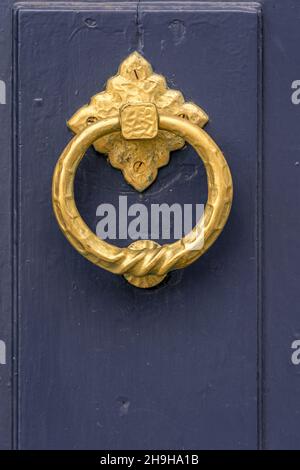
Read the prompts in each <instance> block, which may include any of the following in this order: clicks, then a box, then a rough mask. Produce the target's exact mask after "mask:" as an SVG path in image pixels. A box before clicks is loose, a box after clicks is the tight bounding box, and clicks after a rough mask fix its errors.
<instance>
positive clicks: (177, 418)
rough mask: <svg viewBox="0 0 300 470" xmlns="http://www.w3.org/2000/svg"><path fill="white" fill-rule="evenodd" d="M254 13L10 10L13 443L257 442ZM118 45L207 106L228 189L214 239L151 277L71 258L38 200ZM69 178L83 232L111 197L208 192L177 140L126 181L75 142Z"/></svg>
mask: <svg viewBox="0 0 300 470" xmlns="http://www.w3.org/2000/svg"><path fill="white" fill-rule="evenodd" d="M259 25H260V22H259V10H258V7H257V5H255V4H253V5H251V4H247V5H245V6H242V5H231V6H230V5H228V4H224V5H222V6H220V7H217V6H216V5H204V4H203V5H202V4H193V5H189V4H188V3H184V2H183V3H182V4H172V2H169V3H168V4H156V5H155V6H154V4H151V3H143V4H141V7H140V8H139V10H138V15H137V9H136V5H135V4H132V6H131V5H130V4H127V3H124V4H122V5H119V6H118V7H117V6H116V5H112V4H106V5H105V6H101V5H100V4H99V5H93V6H86V7H84V6H82V5H81V6H80V5H78V6H76V7H75V6H74V5H72V6H71V5H70V6H68V5H66V4H65V5H64V6H59V5H53V4H52V5H50V4H49V5H48V6H47V5H45V6H44V7H42V6H21V7H19V8H17V9H16V10H15V27H16V29H15V31H16V35H17V41H16V44H17V45H16V64H17V73H16V89H15V98H16V100H17V109H16V112H17V114H16V122H17V126H16V132H17V145H16V150H17V158H16V165H15V167H14V181H15V182H16V188H15V189H16V198H15V210H16V213H17V222H16V230H17V249H16V255H17V265H16V274H17V293H16V299H17V306H16V308H17V331H18V344H19V359H18V372H19V374H18V377H19V379H18V416H17V421H18V429H19V431H18V435H17V438H18V443H17V445H18V446H19V448H21V449H30V448H41V449H45V448H47V449H49V448H50V449H58V448H72V449H82V448H87V449H94V448H96V449H107V448H109V449H121V448H122V449H130V448H131V449H132V448H142V449H153V448H158V449H168V448H172V449H192V448H193V449H202V448H206V449H216V448H217V449H229V448H234V449H248V448H256V447H257V445H258V439H259V435H258V425H259V423H258V416H259V412H258V410H259V407H258V392H257V391H258V368H257V367H258V362H257V357H258V352H257V344H258V326H257V325H258V313H259V312H258V285H259V269H258V258H257V253H258V234H259V230H258V223H259V214H260V203H259V198H258V194H259V191H260V180H259V179H258V162H259V151H258V148H259V142H258V134H259V132H258V109H259V105H260V95H259V90H260V83H259V78H258V77H259V48H260V44H259V38H260V34H259V28H260V26H259ZM134 50H138V51H139V52H140V53H141V54H142V55H144V56H145V57H146V58H147V60H149V61H150V62H151V64H152V65H153V67H154V69H155V71H156V72H158V73H161V74H163V75H164V76H165V77H167V79H168V80H169V82H168V85H169V87H170V88H174V89H179V90H181V91H182V92H183V93H184V95H185V97H186V99H188V100H192V101H195V102H196V103H198V104H199V105H200V106H201V107H203V109H204V110H205V111H206V112H207V113H208V114H209V116H210V123H209V124H208V126H207V128H206V130H207V132H208V133H209V134H210V135H211V136H212V137H213V138H214V139H215V140H216V142H217V143H218V144H219V146H220V147H221V148H222V150H223V152H224V154H225V156H226V158H227V161H228V164H229V166H230V168H231V171H232V177H233V182H234V192H235V195H234V204H233V208H232V213H231V216H230V219H229V221H228V224H227V226H226V227H225V230H224V232H223V233H222V235H221V237H220V238H219V240H218V241H217V242H216V244H215V245H214V246H213V247H212V248H211V249H210V250H209V252H208V253H207V254H206V255H205V256H203V257H202V258H201V259H200V260H199V261H198V262H197V263H195V264H193V265H192V266H191V267H189V268H187V269H185V270H184V271H176V272H174V273H172V274H171V275H170V276H169V278H168V279H167V281H166V282H165V283H163V284H162V285H161V286H158V287H157V288H156V289H153V290H139V289H136V288H134V287H132V286H130V285H129V284H127V283H126V282H125V280H124V279H123V278H121V277H118V276H115V275H113V274H110V273H108V272H106V271H103V270H101V269H99V268H97V267H96V266H94V265H92V264H91V263H89V262H88V261H87V260H85V259H84V258H83V257H81V256H80V255H79V254H78V253H77V252H76V251H75V250H74V249H73V248H72V247H71V246H70V245H69V244H68V243H67V241H66V240H65V239H64V237H63V236H62V234H61V232H60V231H59V228H58V226H57V223H56V220H55V217H54V215H53V211H52V207H51V179H52V173H53V169H54V166H55V164H56V161H57V159H58V157H59V154H60V153H61V151H62V149H63V148H64V147H65V145H66V143H67V142H68V141H69V140H70V138H71V133H70V131H69V130H68V129H67V127H66V124H65V123H66V120H67V119H68V118H70V116H71V115H72V114H73V113H74V112H75V111H76V110H77V109H78V108H79V107H81V106H82V105H84V104H85V103H87V102H88V101H89V98H90V97H91V96H92V95H94V94H95V93H97V92H99V91H101V90H102V89H103V87H104V84H105V81H106V79H107V78H109V77H110V76H112V75H114V74H115V73H116V72H117V67H118V65H119V63H120V62H121V61H122V60H123V59H124V58H125V57H126V56H127V55H128V54H129V53H130V52H132V51H134ZM75 192H76V201H77V204H78V207H79V209H80V212H81V213H82V214H83V216H84V218H85V220H86V221H87V223H88V224H89V225H90V227H91V228H92V229H93V230H95V228H96V224H97V221H98V218H97V216H96V209H97V206H98V205H99V204H100V203H101V202H107V203H112V204H116V203H117V200H118V197H119V195H127V197H128V200H129V201H130V202H131V203H132V202H134V201H143V203H145V204H146V205H148V206H150V205H151V204H153V203H162V202H167V203H169V204H171V203H176V202H179V203H181V204H182V203H193V204H196V203H199V202H201V203H205V201H206V194H207V189H206V176H205V170H204V168H203V166H202V164H201V161H200V160H199V158H198V157H197V156H196V154H195V152H194V151H193V150H192V149H191V148H185V149H184V150H182V151H180V152H175V153H174V154H173V155H172V156H171V160H170V163H169V165H168V166H167V167H165V168H163V169H162V170H161V171H160V174H159V176H158V179H157V181H156V182H155V183H154V184H153V185H152V186H151V187H150V188H149V189H147V190H146V191H145V192H144V193H142V195H139V194H138V193H137V192H136V191H134V189H133V188H131V187H130V186H128V185H127V184H126V183H125V181H124V180H123V178H122V175H121V173H120V172H118V171H117V170H115V169H113V168H112V167H111V166H109V165H108V164H107V162H106V159H105V157H103V156H101V155H99V154H97V153H96V152H95V151H94V150H93V149H90V150H89V151H88V153H87V155H86V156H85V157H84V159H83V161H82V163H81V165H80V168H79V171H78V175H77V179H76V185H75ZM130 242H131V240H126V241H125V242H124V241H123V244H124V243H125V244H129V243H130Z"/></svg>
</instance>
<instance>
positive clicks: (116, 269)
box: [52, 53, 233, 288]
mask: <svg viewBox="0 0 300 470" xmlns="http://www.w3.org/2000/svg"><path fill="white" fill-rule="evenodd" d="M149 90H150V91H149ZM128 96H129V97H130V98H129V99H128ZM124 97H125V98H124ZM153 97H154V98H153ZM145 98H146V100H145ZM183 116H184V117H183ZM207 119H208V118H207V116H206V114H205V113H204V112H203V111H202V110H201V108H199V107H197V106H196V105H194V104H193V103H185V102H184V99H183V97H182V95H181V93H180V92H178V91H175V90H169V89H168V88H167V87H166V84H165V81H164V79H163V77H161V76H160V75H156V74H153V72H152V68H151V66H150V64H148V62H146V61H145V59H143V58H142V57H141V56H140V55H139V54H137V53H133V54H132V55H131V56H129V57H128V58H127V59H126V60H125V61H124V62H123V63H122V64H121V66H120V69H119V74H118V75H116V76H115V77H113V78H112V79H110V80H109V82H108V84H107V91H106V92H103V93H99V94H98V95H95V97H93V98H92V102H91V104H90V105H88V106H86V107H84V108H82V109H81V110H79V111H78V113H76V114H75V116H73V118H71V120H70V121H69V126H70V127H71V128H72V129H73V130H75V132H77V135H76V136H75V137H74V138H73V139H72V140H71V142H70V143H69V144H68V145H67V147H66V148H65V150H64V151H63V153H62V154H61V156H60V158H59V160H58V162H57V164H56V168H55V171H54V175H53V185H52V200H53V208H54V212H55V215H56V218H57V221H58V224H59V226H60V228H61V230H62V231H63V233H64V234H65V236H66V238H67V239H68V240H69V242H70V243H71V244H72V245H73V246H74V248H75V249H76V250H77V251H78V252H79V253H81V254H82V255H83V256H85V257H86V258H87V259H89V260H90V261H91V262H93V263H95V264H96V265H97V266H100V267H101V268H104V269H106V270H108V271H111V272H113V273H115V274H121V275H124V277H125V278H126V279H127V280H128V282H130V283H131V284H133V285H135V286H137V287H143V288H147V287H152V286H155V285H157V284H159V283H160V282H161V281H162V280H163V279H164V277H165V276H166V275H167V273H168V272H169V271H171V270H174V269H181V268H184V267H186V266H188V265H189V264H191V263H193V262H194V261H195V260H196V259H198V258H199V257H200V256H201V255H202V254H203V253H205V252H206V251H207V250H208V248H209V247H210V246H211V245H212V244H213V243H214V241H215V240H216V239H217V238H218V236H219V235H220V233H221V231H222V230H223V228H224V226H225V224H226V221H227V218H228V216H229V213H230V208H231V204H232V197H233V187H232V178H231V173H230V170H229V167H228V165H227V162H226V160H225V158H224V155H223V154H222V152H221V150H220V149H219V148H218V146H217V145H216V143H215V142H214V141H213V140H212V139H211V138H210V137H209V135H208V134H207V133H206V132H205V131H204V130H203V129H201V127H200V126H201V125H204V124H205V123H206V121H207ZM191 121H193V122H191ZM120 131H121V132H120ZM156 139H158V140H159V139H160V140H159V146H158V150H155V148H156V147H155V144H156V143H157V142H156ZM127 141H128V142H130V141H134V142H135V144H140V147H139V146H138V145H137V146H135V148H136V153H137V155H138V157H137V158H140V157H141V154H142V153H143V146H144V145H145V143H147V144H148V143H149V144H150V145H152V144H153V146H154V151H156V152H157V155H156V158H154V159H153V161H152V162H150V164H149V163H148V162H146V163H147V164H146V165H145V166H146V168H145V175H142V177H141V176H139V175H138V176H137V175H135V173H134V171H133V169H134V165H135V163H136V161H133V162H130V163H129V164H128V162H127V166H126V164H125V163H124V161H122V158H120V154H121V155H122V151H120V148H121V149H122V148H123V147H122V146H124V145H125V146H126V142H127ZM185 141H186V142H188V143H189V144H191V145H192V146H193V148H194V149H195V150H196V152H197V153H198V155H199V156H200V158H201V159H202V161H203V163H204V165H205V169H206V173H207V182H208V199H207V203H206V206H205V211H204V214H203V216H202V218H201V220H200V221H199V222H198V223H197V224H196V226H195V227H194V228H193V230H192V231H191V232H190V233H189V234H188V235H186V236H185V237H183V238H182V239H181V240H178V241H176V242H174V243H170V244H165V245H162V246H161V245H159V244H158V243H156V242H154V241H151V240H139V241H136V242H134V243H132V244H131V245H130V246H129V247H127V248H119V247H117V246H114V245H111V244H109V243H107V242H105V241H104V240H101V239H100V238H98V237H97V235H96V234H94V233H93V232H92V231H91V230H90V228H89V227H88V226H87V225H86V224H85V222H84V221H83V219H82V218H81V216H80V214H79V212H78V210H77V207H76V204H75V200H74V178H75V173H76V170H77V167H78V165H79V163H80V161H81V159H82V158H83V156H84V154H85V152H86V150H87V149H88V147H89V146H90V145H92V144H93V145H94V147H95V148H96V149H97V150H99V149H100V150H101V151H103V150H104V151H105V153H108V154H109V159H110V161H111V163H112V164H113V165H114V166H116V167H118V168H120V169H122V171H123V174H124V176H125V178H126V179H127V181H128V182H129V183H130V184H132V185H133V186H134V187H135V188H136V189H138V190H140V191H141V190H143V189H144V188H145V187H147V186H148V185H149V184H150V182H152V181H153V180H154V179H155V176H156V174H157V168H158V167H159V166H162V165H163V164H166V160H168V156H169V151H170V150H172V149H174V148H179V147H180V146H182V145H183V144H184V142H185ZM162 149H163V150H165V153H164V154H163V155H162ZM125 151H126V149H125ZM118 152H119V153H118ZM120 152H121V153H120ZM166 153H167V158H166ZM116 154H117V156H118V157H119V158H117V159H116V160H114V159H115V158H116ZM163 157H165V160H163ZM159 158H161V160H159ZM149 175H150V176H151V178H152V179H151V178H150V182H149Z"/></svg>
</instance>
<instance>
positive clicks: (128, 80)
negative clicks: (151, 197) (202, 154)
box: [68, 52, 208, 191]
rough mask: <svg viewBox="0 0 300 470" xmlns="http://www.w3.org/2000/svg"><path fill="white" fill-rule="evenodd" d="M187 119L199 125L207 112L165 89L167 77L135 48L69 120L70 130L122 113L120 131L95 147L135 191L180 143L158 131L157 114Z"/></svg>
mask: <svg viewBox="0 0 300 470" xmlns="http://www.w3.org/2000/svg"><path fill="white" fill-rule="evenodd" d="M156 109H157V110H158V111H161V112H163V113H165V114H168V115H170V116H178V117H182V118H185V119H188V120H189V121H190V122H191V123H193V124H197V125H198V126H200V127H203V126H204V125H205V124H206V123H207V121H208V116H207V115H206V113H205V112H204V111H203V110H202V109H201V108H200V107H199V106H197V105H196V104H194V103H191V102H186V101H185V100H184V97H183V95H182V93H181V92H180V91H177V90H171V89H169V88H168V87H167V83H166V80H165V78H164V77H163V76H162V75H158V74H156V73H154V72H153V70H152V67H151V65H150V64H149V62H147V61H146V59H144V58H143V57H142V56H141V55H140V54H139V53H138V52H134V53H132V54H131V55H130V56H129V57H127V59H125V60H124V61H123V62H122V63H121V65H120V67H119V70H118V74H117V75H115V76H114V77H112V78H110V79H109V80H108V81H107V84H106V90H105V91H103V92H101V93H98V94H96V95H95V96H93V97H92V99H91V101H90V103H89V104H88V105H85V106H83V107H82V108H80V109H79V110H78V111H77V112H76V113H75V114H74V115H73V116H72V117H71V119H70V120H69V121H68V126H69V128H70V129H71V130H72V131H73V132H74V133H76V134H77V133H80V132H82V131H83V130H84V129H85V128H86V127H88V126H90V125H92V124H94V123H95V122H98V121H100V120H103V119H107V118H111V117H116V116H118V115H120V119H121V127H122V130H121V132H115V133H112V134H110V135H108V136H106V137H102V138H100V139H98V140H97V141H96V142H94V144H93V146H94V148H95V149H96V150H97V151H98V152H100V153H103V154H106V155H107V156H108V160H109V162H110V164H111V165H112V166H113V167H114V168H118V169H119V170H121V171H122V173H123V175H124V178H125V180H126V181H127V183H129V184H130V185H131V186H133V187H134V188H135V189H136V190H137V191H144V190H145V189H146V188H148V187H149V186H150V185H151V184H152V183H153V182H154V181H155V179H156V177H157V173H158V169H159V168H161V167H163V166H165V165H167V164H168V162H169V158H170V152H171V151H173V150H178V149H180V148H182V147H183V146H184V143H185V142H184V139H183V138H182V137H180V136H177V135H175V134H174V133H172V132H168V131H163V130H158V122H157V119H158V116H157V112H156Z"/></svg>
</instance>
